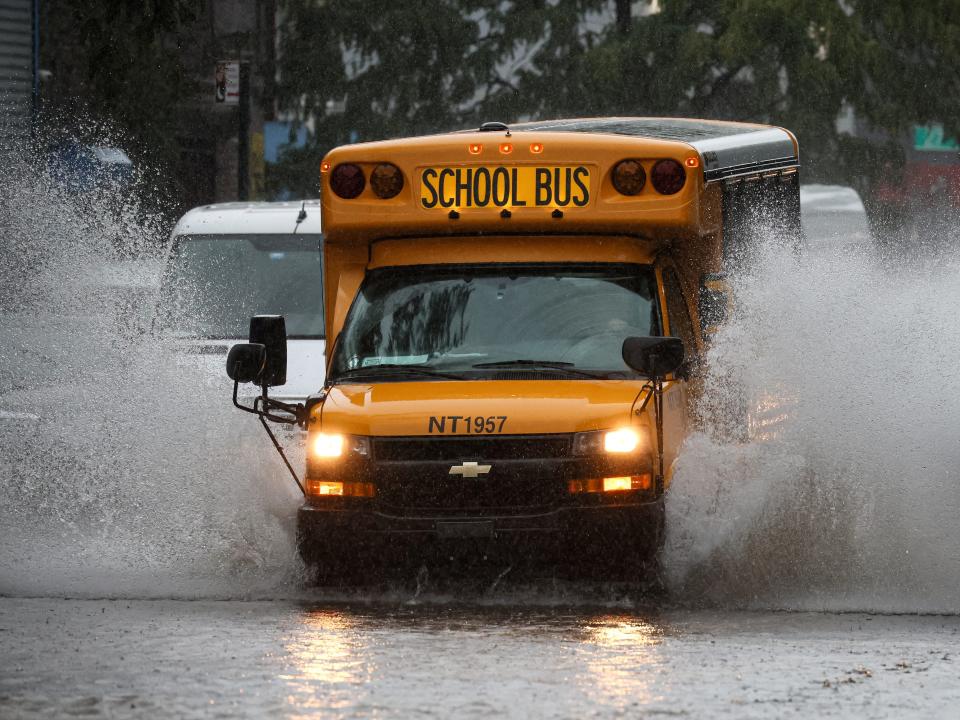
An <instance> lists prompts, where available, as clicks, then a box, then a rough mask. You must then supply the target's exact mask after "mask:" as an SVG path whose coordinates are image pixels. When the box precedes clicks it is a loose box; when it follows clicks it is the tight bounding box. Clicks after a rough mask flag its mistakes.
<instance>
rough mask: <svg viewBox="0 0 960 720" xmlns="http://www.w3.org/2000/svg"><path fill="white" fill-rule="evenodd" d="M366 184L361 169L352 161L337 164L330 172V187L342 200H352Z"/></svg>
mask: <svg viewBox="0 0 960 720" xmlns="http://www.w3.org/2000/svg"><path fill="white" fill-rule="evenodd" d="M366 184H367V182H366V180H365V179H364V177H363V170H361V169H360V166H359V165H354V164H353V163H343V164H341V165H337V166H336V167H335V168H334V169H333V172H332V173H331V174H330V189H331V190H333V192H335V193H336V194H337V195H338V196H339V197H342V198H343V199H344V200H353V198H355V197H357V196H358V195H360V193H362V192H363V188H364V187H365V186H366Z"/></svg>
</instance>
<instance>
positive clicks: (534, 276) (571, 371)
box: [330, 264, 661, 381]
mask: <svg viewBox="0 0 960 720" xmlns="http://www.w3.org/2000/svg"><path fill="white" fill-rule="evenodd" d="M656 299H657V284H656V279H655V276H654V273H653V269H652V268H651V267H650V266H645V265H621V264H578V265H573V264H564V265H496V266H489V265H487V266H449V265H447V266H442V267H441V266H415V267H403V268H396V267H393V268H382V269H378V270H374V271H372V272H370V273H369V274H368V275H367V277H366V279H365V280H364V282H363V285H362V286H361V288H360V291H359V293H358V295H357V298H356V299H355V300H354V303H353V306H352V307H351V309H350V312H349V314H348V316H347V320H346V323H345V324H344V328H343V331H342V332H341V334H340V337H339V339H338V340H337V348H336V351H335V354H334V359H333V364H332V367H331V374H330V376H331V380H332V381H349V380H351V379H353V378H356V379H359V378H366V377H367V376H369V375H376V374H377V373H380V374H382V375H383V377H384V379H399V380H410V379H413V380H415V379H429V378H430V376H431V375H433V376H434V377H437V378H461V377H462V378H476V379H483V378H489V377H510V375H511V373H514V374H519V373H525V374H527V376H529V374H530V373H537V372H547V373H560V374H566V375H569V376H570V377H571V378H574V377H636V374H635V373H634V372H633V371H632V370H630V369H629V368H628V367H627V366H626V364H625V363H624V362H623V357H622V355H621V348H622V345H623V341H624V339H625V338H627V337H631V336H635V335H644V336H649V335H660V334H661V332H660V328H661V323H660V313H659V308H658V303H657V300H656ZM378 368H380V370H378ZM388 376H389V377H388Z"/></svg>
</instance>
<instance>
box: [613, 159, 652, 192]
mask: <svg viewBox="0 0 960 720" xmlns="http://www.w3.org/2000/svg"><path fill="white" fill-rule="evenodd" d="M611 180H613V186H614V187H615V188H616V189H617V192H618V193H620V194H621V195H636V194H637V193H639V192H640V191H641V190H643V186H644V185H646V184H647V171H646V170H644V169H643V165H641V164H640V161H639V160H621V161H620V162H618V163H617V164H616V165H615V166H614V168H613V175H612V176H611Z"/></svg>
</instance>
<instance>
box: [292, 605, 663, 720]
mask: <svg viewBox="0 0 960 720" xmlns="http://www.w3.org/2000/svg"><path fill="white" fill-rule="evenodd" d="M664 632H665V629H664V627H663V626H662V624H660V623H658V622H657V621H656V620H655V619H652V618H645V617H638V616H635V615H629V614H624V613H622V612H618V613H614V614H607V613H598V614H589V613H587V614H586V615H584V614H583V613H570V611H567V610H559V611H555V612H554V611H546V612H544V611H534V612H530V611H529V610H517V609H508V608H483V609H481V610H476V609H467V608H463V607H454V608H445V607H439V608H438V607H418V608H415V609H410V608H403V609H400V610H396V611H387V612H384V611H383V609H369V608H363V609H359V610H357V609H353V608H332V609H331V608H323V609H305V610H304V611H303V613H302V615H301V616H300V617H299V618H297V621H296V622H295V623H294V624H292V625H291V626H290V628H289V633H288V636H287V638H286V639H285V641H284V644H283V648H284V651H285V653H286V655H285V657H283V658H278V659H281V660H282V663H283V669H282V671H281V672H280V673H279V674H278V679H279V680H280V681H282V682H283V683H284V684H285V686H286V688H287V690H288V692H287V693H286V703H287V710H288V712H289V717H293V718H300V717H311V716H315V715H316V713H318V712H325V713H332V714H335V715H336V714H339V713H341V712H344V711H348V714H349V712H362V713H366V714H372V715H377V714H379V711H382V710H385V709H386V708H385V707H383V706H382V705H379V704H378V703H377V700H378V698H382V697H385V696H386V697H390V698H391V704H390V708H389V709H390V711H391V712H393V713H396V712H397V711H398V710H399V711H400V714H403V712H404V711H409V712H422V711H424V710H425V709H428V708H431V707H443V706H446V707H448V708H449V707H450V698H451V697H453V698H461V699H462V700H460V701H458V702H457V703H455V706H454V709H455V710H456V712H457V714H458V715H461V716H463V715H467V716H469V715H487V714H496V713H498V712H500V711H502V710H503V708H502V706H498V704H497V703H496V702H495V701H494V698H501V699H502V697H504V696H508V697H514V698H516V707H511V708H510V713H511V714H515V715H524V714H526V712H527V711H529V712H530V713H534V714H536V709H537V707H538V706H539V707H543V706H544V704H546V705H551V704H556V703H557V702H558V701H563V704H568V703H569V704H571V706H574V707H575V706H587V707H595V708H606V709H608V710H618V709H620V710H622V709H626V708H628V707H637V706H639V707H644V706H647V705H649V704H650V703H651V702H655V701H656V700H657V698H658V694H657V692H656V680H657V675H658V674H659V673H660V672H661V670H662V665H663V662H662V658H661V646H662V639H663V635H664Z"/></svg>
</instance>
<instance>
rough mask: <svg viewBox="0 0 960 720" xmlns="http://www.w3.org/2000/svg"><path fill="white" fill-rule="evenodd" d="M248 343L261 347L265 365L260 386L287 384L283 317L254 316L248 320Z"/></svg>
mask: <svg viewBox="0 0 960 720" xmlns="http://www.w3.org/2000/svg"><path fill="white" fill-rule="evenodd" d="M250 343H251V344H259V345H263V347H264V350H265V352H266V363H265V366H264V368H263V375H262V376H261V378H260V382H259V384H260V385H269V386H271V387H272V386H275V385H283V384H284V383H286V382H287V324H286V322H285V321H284V319H283V315H254V316H253V317H252V318H250Z"/></svg>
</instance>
